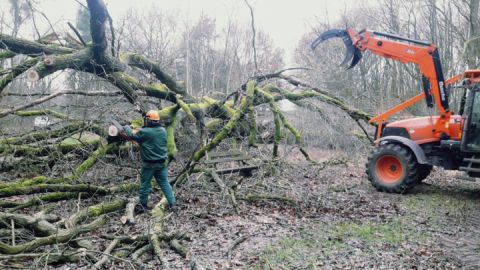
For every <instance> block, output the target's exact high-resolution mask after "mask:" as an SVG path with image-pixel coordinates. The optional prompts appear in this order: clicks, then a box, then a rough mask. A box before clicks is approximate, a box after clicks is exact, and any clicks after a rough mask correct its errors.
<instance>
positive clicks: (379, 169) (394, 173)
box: [375, 155, 403, 184]
mask: <svg viewBox="0 0 480 270" xmlns="http://www.w3.org/2000/svg"><path fill="white" fill-rule="evenodd" d="M375 172H376V174H377V176H378V178H379V179H380V180H381V181H383V182H385V183H389V184H391V183H395V182H397V181H400V180H401V179H402V177H403V166H402V163H401V162H400V160H399V159H398V158H397V157H395V156H393V155H386V156H382V157H380V158H379V159H378V160H377V163H376V166H375Z"/></svg>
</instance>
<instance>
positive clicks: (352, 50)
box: [311, 29, 362, 69]
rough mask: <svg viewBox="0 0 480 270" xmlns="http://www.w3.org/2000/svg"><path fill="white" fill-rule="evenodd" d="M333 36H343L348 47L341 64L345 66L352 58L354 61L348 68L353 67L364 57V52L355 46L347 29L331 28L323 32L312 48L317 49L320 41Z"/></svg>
mask: <svg viewBox="0 0 480 270" xmlns="http://www.w3.org/2000/svg"><path fill="white" fill-rule="evenodd" d="M331 38H341V39H342V40H343V43H344V44H345V47H346V55H345V58H344V59H343V61H342V63H341V64H340V66H344V65H345V64H347V63H348V62H350V60H351V61H352V62H351V63H350V66H349V67H348V68H347V69H350V68H353V67H354V66H355V65H356V64H357V63H358V61H360V59H361V58H362V53H361V52H360V51H359V50H358V49H357V48H356V47H355V46H353V43H352V40H351V39H350V36H349V35H348V32H347V30H342V29H331V30H327V31H325V32H323V33H322V34H321V35H320V36H319V37H318V38H317V39H315V40H314V41H313V42H312V44H311V48H312V50H315V48H317V46H318V45H319V44H320V43H322V42H324V41H325V40H328V39H331Z"/></svg>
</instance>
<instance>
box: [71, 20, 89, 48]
mask: <svg viewBox="0 0 480 270" xmlns="http://www.w3.org/2000/svg"><path fill="white" fill-rule="evenodd" d="M67 24H68V26H69V27H70V29H72V31H73V32H74V33H75V35H76V36H77V38H78V39H79V40H80V42H81V43H82V44H83V46H87V43H85V40H83V38H82V35H81V34H80V32H78V30H77V29H76V28H75V26H73V24H71V23H70V22H67Z"/></svg>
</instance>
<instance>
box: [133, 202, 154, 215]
mask: <svg viewBox="0 0 480 270" xmlns="http://www.w3.org/2000/svg"><path fill="white" fill-rule="evenodd" d="M148 211H150V207H149V206H148V204H141V203H139V204H137V205H135V213H136V214H142V213H145V212H148Z"/></svg>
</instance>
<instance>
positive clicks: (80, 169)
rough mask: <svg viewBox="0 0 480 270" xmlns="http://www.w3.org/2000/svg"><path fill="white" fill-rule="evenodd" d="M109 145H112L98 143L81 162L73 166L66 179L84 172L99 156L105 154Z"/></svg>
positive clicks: (71, 178) (76, 176)
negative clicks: (75, 166)
mask: <svg viewBox="0 0 480 270" xmlns="http://www.w3.org/2000/svg"><path fill="white" fill-rule="evenodd" d="M110 147H112V144H107V145H100V146H99V147H98V148H97V150H95V151H94V152H93V153H92V154H90V156H89V157H88V158H87V159H86V160H85V161H83V162H82V164H80V165H79V166H78V167H77V168H75V170H74V171H73V173H72V175H71V176H70V177H69V178H68V179H70V180H73V179H76V178H78V177H80V176H81V175H82V174H84V173H85V172H86V171H87V170H88V169H90V168H91V167H93V165H95V164H96V163H97V161H98V160H99V159H100V158H101V157H103V156H105V154H106V153H107V151H108V149H109V148H110Z"/></svg>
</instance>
